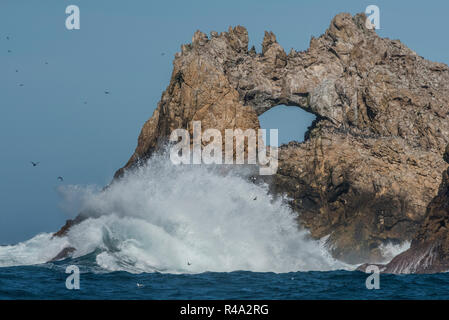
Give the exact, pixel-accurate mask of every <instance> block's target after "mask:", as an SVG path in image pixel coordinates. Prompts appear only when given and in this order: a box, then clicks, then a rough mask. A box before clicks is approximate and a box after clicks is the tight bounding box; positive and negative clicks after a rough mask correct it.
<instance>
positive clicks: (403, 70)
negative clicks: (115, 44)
mask: <svg viewBox="0 0 449 320" xmlns="http://www.w3.org/2000/svg"><path fill="white" fill-rule="evenodd" d="M173 65H174V68H173V73H172V77H171V80H170V84H169V85H168V88H167V90H166V91H165V92H164V93H163V94H162V98H161V101H160V102H159V104H158V106H157V109H156V110H155V111H154V114H153V116H152V117H151V118H150V119H149V120H148V121H147V122H146V123H145V125H144V126H143V128H142V131H141V133H140V136H139V140H138V145H137V148H136V151H135V152H134V154H133V155H132V157H131V158H130V160H129V161H128V163H127V164H126V165H125V167H124V168H122V169H120V170H118V171H117V173H116V175H115V177H116V178H119V177H120V176H121V175H122V174H123V173H124V171H125V170H128V169H130V168H132V167H133V166H135V165H137V164H138V163H139V161H140V160H144V159H146V158H148V157H149V156H151V154H152V153H153V152H154V151H155V150H157V148H158V146H160V144H161V143H162V142H163V141H165V140H166V139H167V137H168V136H169V135H170V133H171V131H172V130H173V129H176V128H188V129H189V130H191V129H192V128H191V126H192V121H193V120H201V121H202V129H203V130H205V129H207V128H218V129H220V130H224V129H228V128H229V129H231V128H241V129H246V128H258V127H259V123H258V118H257V116H259V115H261V114H262V113H264V112H265V111H267V110H269V109H270V108H272V107H274V106H277V105H279V104H285V105H288V106H292V107H300V108H302V109H304V110H306V111H309V112H312V113H314V114H315V115H316V116H317V120H316V121H315V122H314V123H313V125H312V126H311V127H310V128H309V131H308V132H307V134H306V140H305V141H304V142H303V143H295V142H291V143H289V144H288V145H284V146H282V147H281V148H280V151H279V158H280V159H279V170H278V172H277V174H276V175H275V176H274V177H273V179H272V190H273V192H276V193H285V194H287V195H288V196H289V197H290V198H291V199H292V200H291V206H292V207H293V208H294V209H295V210H296V212H297V213H298V221H299V222H300V223H301V224H302V225H303V226H305V227H307V228H308V229H309V230H310V231H311V234H312V236H313V237H314V238H321V237H324V236H327V235H329V237H328V240H327V243H328V245H329V248H330V249H331V252H332V254H333V255H334V256H335V257H336V258H339V259H341V260H344V261H347V262H350V263H359V262H366V261H369V262H376V261H381V260H382V255H381V251H380V250H379V245H380V244H382V243H386V242H392V243H400V242H402V241H405V240H411V239H412V238H413V235H414V234H415V233H416V232H417V231H418V230H422V228H421V229H420V225H421V224H422V223H423V221H424V218H425V213H426V206H427V204H428V203H429V202H430V201H431V200H432V198H433V197H434V196H435V195H436V194H437V191H438V186H439V184H440V182H441V175H440V173H441V172H442V171H443V170H445V169H446V166H447V165H446V164H445V162H444V161H443V160H442V155H443V152H444V149H445V146H446V144H447V143H448V141H449V122H448V120H449V117H448V111H449V68H448V67H447V66H446V65H444V64H441V63H434V62H430V61H428V60H425V59H424V58H422V57H420V56H418V55H417V54H416V53H415V52H413V51H412V50H410V49H409V48H407V47H406V46H405V45H403V44H402V43H401V42H400V41H398V40H390V39H384V38H380V37H379V36H378V35H377V34H376V33H375V31H373V30H368V29H367V28H366V27H365V16H364V15H363V14H359V15H356V16H354V17H352V16H351V15H349V14H339V15H337V16H336V17H335V18H334V19H333V20H332V22H331V24H330V26H329V28H328V29H327V31H326V32H325V33H324V34H323V35H322V36H320V37H319V38H312V39H311V41H310V48H309V49H308V50H306V51H303V52H297V51H294V50H292V51H290V52H289V53H288V54H287V53H285V51H284V50H283V49H282V47H281V46H280V45H279V44H278V43H277V41H276V37H275V35H274V34H273V33H271V32H266V33H265V38H264V41H263V45H262V52H261V53H257V52H256V51H255V50H254V48H251V49H250V50H248V34H247V31H246V29H245V28H243V27H241V26H237V27H235V28H229V31H228V32H223V33H220V34H218V33H216V32H211V34H210V36H209V37H208V36H206V34H204V33H202V32H199V31H197V32H196V33H195V34H194V36H193V39H192V43H191V44H187V45H183V46H182V51H181V52H180V53H177V54H176V57H175V60H174V62H173ZM281 130H282V128H281ZM429 219H430V218H429ZM426 221H427V220H426ZM425 223H428V222H425ZM423 228H426V227H425V225H424V226H423Z"/></svg>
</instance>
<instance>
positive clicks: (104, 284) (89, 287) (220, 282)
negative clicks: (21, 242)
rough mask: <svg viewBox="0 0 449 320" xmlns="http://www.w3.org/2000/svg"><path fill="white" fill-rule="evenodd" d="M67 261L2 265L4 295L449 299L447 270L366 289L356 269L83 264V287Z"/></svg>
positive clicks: (383, 279)
mask: <svg viewBox="0 0 449 320" xmlns="http://www.w3.org/2000/svg"><path fill="white" fill-rule="evenodd" d="M65 266H66V265H64V264H45V265H41V266H25V267H7V268H0V299H449V274H447V273H442V274H433V275H381V276H380V289H378V290H368V289H367V288H366V286H365V280H366V278H367V276H368V275H367V274H364V273H362V272H358V271H353V272H351V271H328V272H317V271H313V272H294V273H283V274H276V273H258V272H246V271H236V272H230V273H216V272H205V273H201V274H162V273H142V274H131V273H127V272H109V273H105V272H99V271H100V270H96V269H92V268H91V267H81V268H80V269H81V274H80V290H68V289H67V288H66V285H65V282H66V278H67V276H69V275H68V274H66V273H65ZM89 270H90V271H89ZM137 284H139V285H140V286H138V285H137Z"/></svg>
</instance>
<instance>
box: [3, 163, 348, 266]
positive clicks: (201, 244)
mask: <svg viewBox="0 0 449 320" xmlns="http://www.w3.org/2000/svg"><path fill="white" fill-rule="evenodd" d="M238 171H239V172H238V173H237V172H236V171H235V170H233V171H231V172H227V173H224V172H223V170H221V169H220V168H215V169H211V168H210V167H207V168H206V167H203V166H199V165H185V166H176V165H173V164H171V162H170V161H169V160H167V158H166V157H165V156H156V157H154V158H152V159H150V160H149V161H148V163H147V164H146V165H144V166H142V167H140V168H139V169H137V170H135V171H133V172H132V173H129V174H127V175H126V176H125V177H124V178H123V179H122V180H120V181H119V182H116V183H114V184H112V185H111V186H110V187H109V188H108V189H106V190H104V191H100V190H96V189H95V188H91V187H88V188H81V187H79V186H71V187H66V188H64V189H62V190H61V191H62V193H63V195H64V198H65V199H69V200H70V201H69V204H70V205H73V204H74V203H76V204H77V205H78V207H77V210H84V211H86V210H88V211H95V212H101V213H104V214H105V215H103V216H101V217H100V218H90V219H87V220H85V221H83V222H82V223H80V224H78V225H76V226H75V227H73V228H72V229H71V230H70V231H69V232H68V234H67V236H65V237H63V238H55V239H51V236H50V235H49V234H43V235H38V236H36V237H35V238H33V239H31V240H29V241H26V242H24V243H21V244H18V245H15V246H8V247H0V266H10V265H25V264H36V263H44V262H46V261H48V260H49V259H51V258H53V257H54V256H55V255H57V254H58V253H59V251H60V250H61V249H62V248H63V247H65V246H72V247H74V248H76V252H75V257H79V256H83V255H86V254H88V253H91V252H93V251H95V250H97V251H98V252H99V253H98V255H97V256H96V262H97V264H98V265H99V266H101V267H102V268H104V269H106V270H110V271H116V270H125V271H128V272H152V271H159V272H173V273H179V272H204V271H223V272H227V271H235V270H249V271H272V272H289V271H308V270H334V269H343V268H348V266H347V265H344V264H343V263H341V262H338V261H336V260H334V259H332V258H331V257H330V256H329V255H328V254H327V252H326V250H325V249H324V248H323V246H322V245H320V243H319V242H318V241H313V240H310V239H308V237H307V235H308V233H307V231H304V230H298V227H297V223H296V221H295V214H294V213H292V211H291V210H290V209H289V207H288V206H287V205H286V204H285V202H284V201H283V199H273V198H272V196H270V195H269V194H268V192H267V190H268V189H267V186H266V185H256V184H254V183H251V182H249V181H248V179H247V174H248V172H245V171H244V170H238ZM256 197H257V199H256V200H254V199H255V198H256ZM188 264H190V265H188Z"/></svg>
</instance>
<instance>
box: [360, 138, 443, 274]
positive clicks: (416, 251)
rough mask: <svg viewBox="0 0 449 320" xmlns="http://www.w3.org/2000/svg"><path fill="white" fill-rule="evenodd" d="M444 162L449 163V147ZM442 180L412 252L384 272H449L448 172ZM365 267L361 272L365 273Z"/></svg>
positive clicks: (414, 239)
mask: <svg viewBox="0 0 449 320" xmlns="http://www.w3.org/2000/svg"><path fill="white" fill-rule="evenodd" d="M444 159H445V161H446V162H448V163H449V145H448V148H447V149H446V152H445V154H444ZM442 176H443V178H442V182H441V185H440V188H439V191H438V195H437V196H436V197H435V198H434V199H433V200H432V201H431V202H430V203H429V206H428V207H427V213H426V218H425V220H424V222H423V223H422V224H421V227H420V228H419V230H418V232H417V234H416V235H415V237H414V238H413V241H412V243H411V246H410V249H408V250H407V251H405V252H403V253H401V254H399V255H398V256H396V257H395V258H394V259H393V260H392V261H391V262H390V263H388V264H387V265H385V266H382V268H381V270H382V272H385V273H436V272H446V271H448V270H449V169H446V170H445V171H444V172H443V175H442ZM366 266H367V264H365V265H363V266H361V267H360V268H359V270H361V271H364V270H365V268H366Z"/></svg>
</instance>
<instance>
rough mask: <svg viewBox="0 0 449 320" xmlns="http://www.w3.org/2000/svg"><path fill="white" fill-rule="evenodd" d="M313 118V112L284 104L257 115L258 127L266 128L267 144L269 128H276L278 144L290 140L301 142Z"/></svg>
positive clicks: (286, 142)
mask: <svg viewBox="0 0 449 320" xmlns="http://www.w3.org/2000/svg"><path fill="white" fill-rule="evenodd" d="M315 119H316V116H315V115H314V114H313V113H310V112H307V111H305V110H303V109H301V108H300V107H296V106H286V105H278V106H275V107H273V108H271V109H269V110H267V111H265V112H264V113H262V114H261V115H260V116H259V122H260V128H261V129H266V130H267V139H266V140H267V141H266V144H267V145H269V144H270V135H269V129H278V143H279V145H282V144H288V143H289V142H290V141H297V142H303V141H304V140H305V139H304V136H305V133H306V132H307V130H308V128H309V127H310V126H311V125H312V122H313V121H314V120H315Z"/></svg>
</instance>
